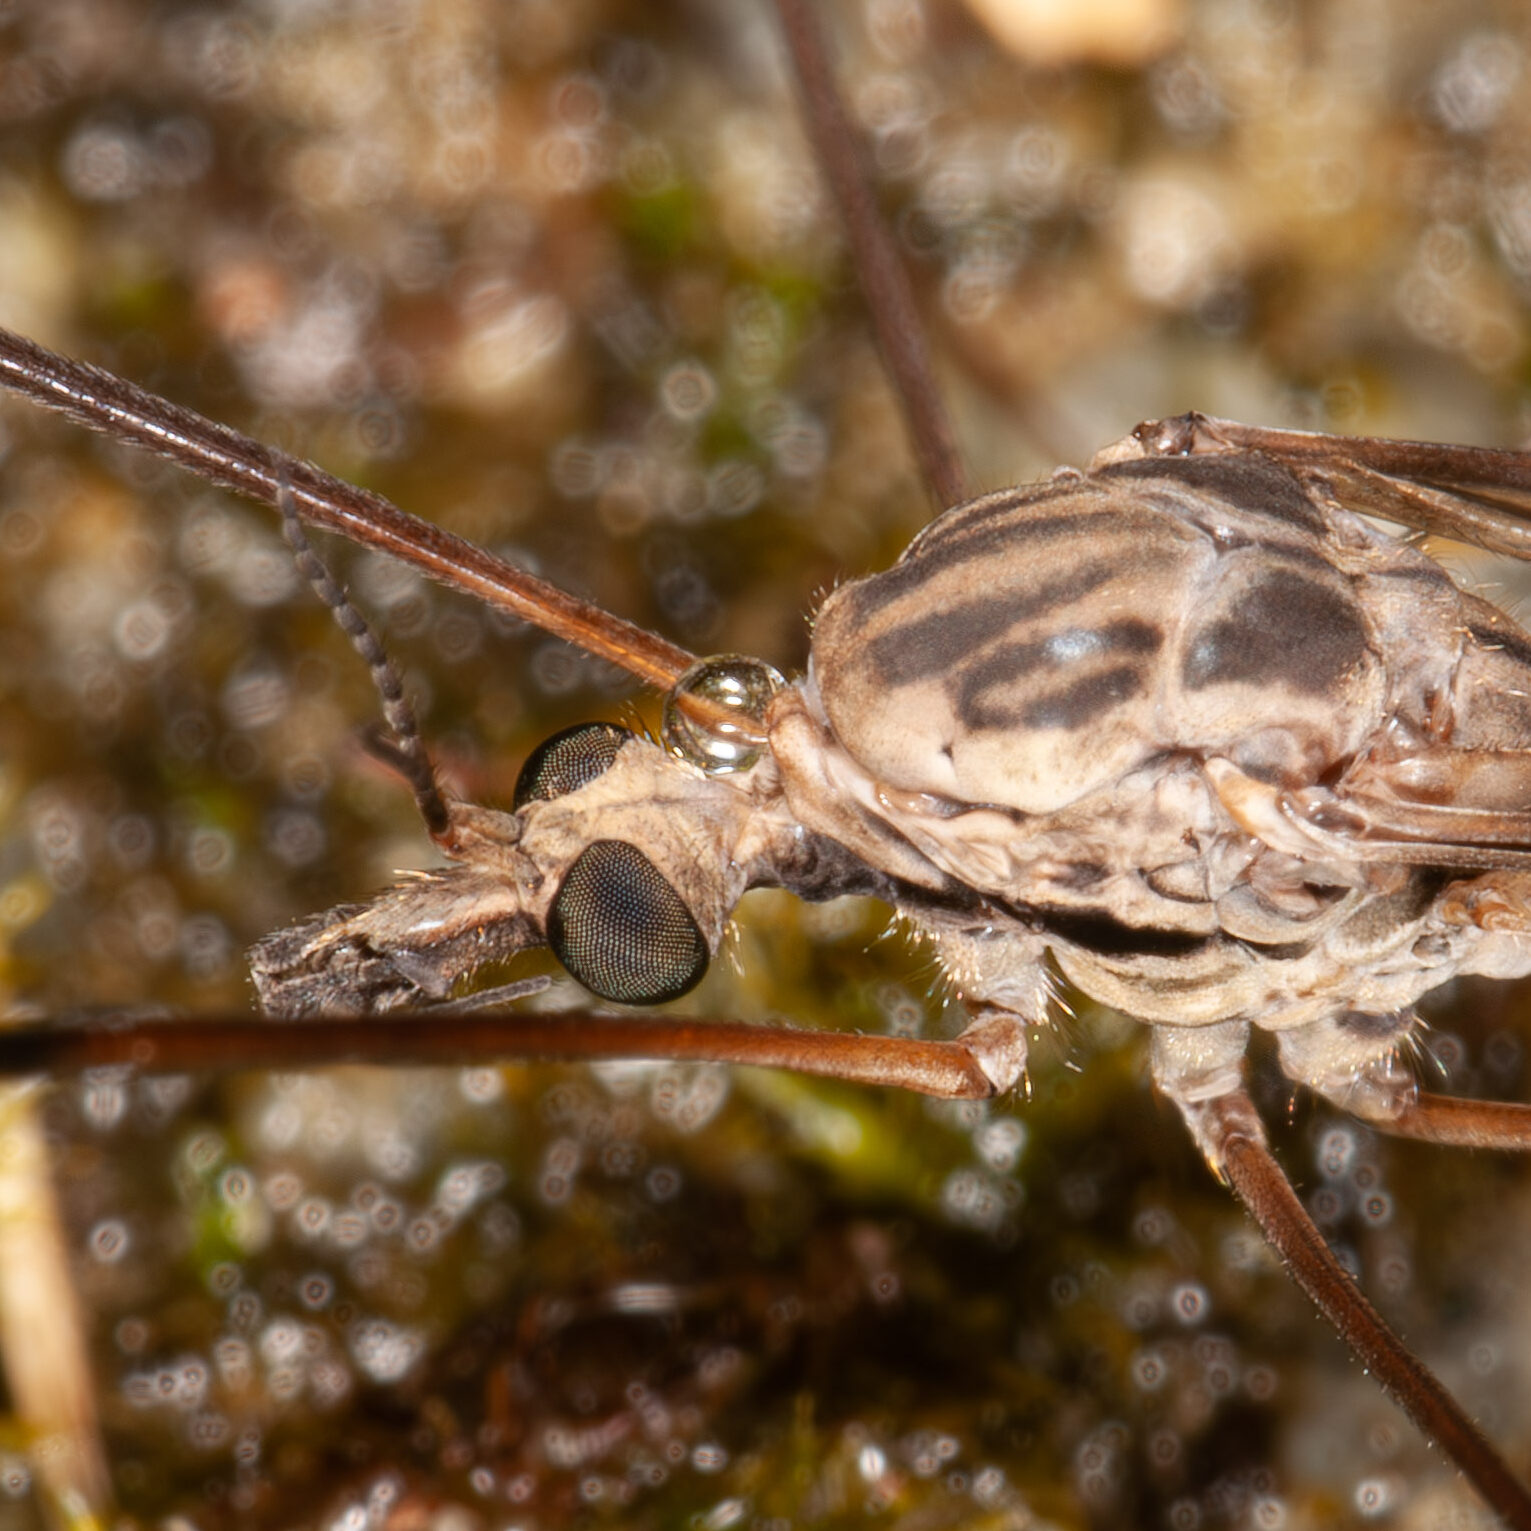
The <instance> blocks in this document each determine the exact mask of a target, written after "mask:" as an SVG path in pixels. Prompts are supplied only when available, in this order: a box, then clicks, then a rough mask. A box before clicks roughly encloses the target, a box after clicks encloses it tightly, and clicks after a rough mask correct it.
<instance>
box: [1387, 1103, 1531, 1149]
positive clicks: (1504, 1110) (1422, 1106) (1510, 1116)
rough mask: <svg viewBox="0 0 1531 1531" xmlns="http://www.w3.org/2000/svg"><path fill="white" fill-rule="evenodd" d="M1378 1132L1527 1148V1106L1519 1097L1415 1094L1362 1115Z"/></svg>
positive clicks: (1530, 1131)
mask: <svg viewBox="0 0 1531 1531" xmlns="http://www.w3.org/2000/svg"><path fill="white" fill-rule="evenodd" d="M1362 1120H1363V1121H1365V1122H1366V1123H1367V1125H1368V1126H1371V1127H1375V1128H1376V1129H1377V1131H1378V1132H1389V1133H1392V1134H1393V1135H1394V1136H1395V1137H1400V1138H1418V1139H1420V1140H1421V1141H1422V1142H1425V1143H1442V1144H1446V1145H1449V1146H1452V1147H1456V1148H1504V1149H1510V1150H1518V1151H1521V1152H1524V1151H1526V1150H1528V1149H1531V1106H1528V1105H1525V1104H1523V1103H1521V1102H1519V1101H1506V1100H1458V1099H1457V1098H1456V1097H1454V1096H1451V1095H1416V1096H1415V1097H1414V1098H1413V1099H1412V1100H1409V1101H1405V1102H1403V1103H1402V1104H1401V1105H1400V1107H1399V1108H1398V1110H1397V1113H1396V1114H1389V1115H1385V1116H1384V1115H1378V1116H1376V1117H1372V1116H1365V1115H1363V1117H1362Z"/></svg>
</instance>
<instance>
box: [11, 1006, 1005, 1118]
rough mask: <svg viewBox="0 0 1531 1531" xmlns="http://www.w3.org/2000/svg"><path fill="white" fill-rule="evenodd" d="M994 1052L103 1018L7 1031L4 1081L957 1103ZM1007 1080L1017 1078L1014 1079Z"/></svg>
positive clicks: (579, 1029) (988, 1091)
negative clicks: (825, 1095) (730, 1069)
mask: <svg viewBox="0 0 1531 1531" xmlns="http://www.w3.org/2000/svg"><path fill="white" fill-rule="evenodd" d="M983 1052H984V1049H983V1048H982V1046H981V1044H970V1043H969V1042H966V1041H964V1040H963V1039H962V1038H961V1037H959V1038H957V1039H955V1040H954V1041H950V1042H926V1041H920V1040H918V1039H917V1038H912V1037H868V1036H856V1035H852V1034H848V1033H846V1032H837V1031H800V1030H798V1029H796V1028H795V1027H790V1026H741V1025H739V1024H738V1023H735V1022H724V1021H693V1020H679V1019H675V1018H671V1017H663V1016H661V1017H656V1018H648V1017H635V1016H625V1015H623V1016H615V1015H587V1014H584V1013H582V1012H566V1013H563V1014H546V1015H520V1014H511V1015H480V1014H477V1013H474V1012H468V1013H467V1014H461V1013H456V1014H446V1015H441V1014H432V1013H425V1014H422V1015H406V1016H400V1017H398V1018H397V1019H387V1018H385V1019H376V1018H368V1019H341V1020H304V1021H296V1022H291V1021H271V1020H259V1019H254V1018H252V1017H249V1016H198V1017H196V1018H195V1019H182V1020H142V1019H139V1020H134V1019H122V1018H118V1019H110V1018H108V1019H92V1020H90V1021H87V1022H82V1023H77V1024H60V1023H58V1022H56V1021H55V1022H43V1023H36V1024H31V1025H25V1026H15V1027H11V1028H9V1029H4V1030H0V1077H15V1076H18V1075H29V1074H41V1073H60V1072H73V1071H77V1070H80V1069H91V1068H109V1067H113V1066H123V1065H128V1066H132V1067H136V1068H140V1069H144V1070H152V1071H158V1072H180V1071H183V1070H187V1071H195V1070H203V1069H207V1070H238V1069H254V1068H259V1069H270V1068H276V1069H280V1068H322V1067H327V1066H330V1065H333V1064H339V1063H366V1064H376V1065H379V1066H383V1067H390V1066H396V1065H400V1064H419V1065H427V1066H436V1067H448V1068H451V1067H465V1066H473V1065H482V1064H485V1063H488V1062H491V1061H493V1060H495V1059H503V1058H546V1059H618V1058H642V1059H689V1060H694V1061H697V1062H706V1063H736V1064H737V1063H742V1064H752V1065H755V1066H758V1067H762V1068H785V1069H792V1070H794V1071H795V1072H797V1073H800V1074H817V1075H820V1076H822V1077H824V1078H828V1079H842V1080H846V1081H848V1082H850V1083H853V1084H867V1085H891V1086H894V1087H896V1088H899V1089H905V1090H913V1091H916V1092H917V1093H919V1094H922V1095H936V1096H940V1097H942V1098H945V1099H952V1100H981V1099H983V1098H985V1097H987V1096H990V1095H993V1094H995V1093H996V1092H997V1090H998V1089H999V1088H1000V1087H1001V1083H996V1080H995V1079H994V1078H993V1077H991V1075H990V1074H989V1073H987V1072H985V1069H984V1066H983V1063H982V1062H981V1061H980V1056H981V1055H982V1053H983ZM1002 1083H1008V1081H1002Z"/></svg>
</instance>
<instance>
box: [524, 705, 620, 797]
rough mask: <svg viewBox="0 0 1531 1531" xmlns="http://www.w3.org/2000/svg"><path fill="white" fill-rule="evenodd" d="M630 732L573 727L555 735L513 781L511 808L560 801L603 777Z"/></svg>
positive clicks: (591, 725) (603, 726)
mask: <svg viewBox="0 0 1531 1531" xmlns="http://www.w3.org/2000/svg"><path fill="white" fill-rule="evenodd" d="M632 736H633V735H632V731H631V730H630V729H626V728H623V727H621V726H620V725H619V724H616V723H576V724H575V725H574V727H573V728H566V729H564V730H563V731H562V732H561V733H556V734H554V735H553V737H552V738H551V739H544V740H543V741H542V743H541V744H539V745H538V746H537V748H536V749H534V750H533V751H532V752H531V754H530V755H528V756H527V757H526V764H525V765H524V766H522V767H521V774H520V775H519V776H518V777H516V790H515V795H514V796H513V797H512V798H511V807H512V808H524V807H526V805H527V804H528V803H540V802H544V801H546V800H547V799H548V798H550V797H563V796H565V795H566V794H567V793H570V792H578V791H579V789H580V788H581V787H587V786H589V785H590V783H591V782H593V781H594V780H595V779H596V777H597V776H604V775H605V774H606V772H607V771H608V770H609V769H610V767H611V763H612V761H613V760H615V759H616V758H617V751H618V750H619V749H621V748H622V746H623V745H624V744H626V743H627V741H628V740H629V739H631V738H632Z"/></svg>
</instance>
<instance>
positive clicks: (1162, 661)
mask: <svg viewBox="0 0 1531 1531" xmlns="http://www.w3.org/2000/svg"><path fill="white" fill-rule="evenodd" d="M796 697H797V699H796V700H795V701H793V702H791V703H787V702H784V703H783V705H782V707H781V708H780V709H779V711H778V714H777V722H778V725H779V727H778V729H777V735H776V741H775V742H776V743H777V745H778V753H779V755H780V756H781V758H782V759H783V761H784V762H785V764H784V777H785V780H786V784H787V791H788V796H789V798H790V799H791V800H792V802H793V807H794V810H795V811H796V812H797V813H798V815H799V817H800V818H802V819H804V821H805V822H812V823H814V824H815V826H816V827H817V828H819V829H821V830H822V831H823V832H824V833H827V834H831V835H834V836H836V837H838V838H840V839H841V840H842V842H844V843H847V844H849V845H852V846H853V847H854V848H855V849H856V850H857V853H858V854H860V855H863V856H865V857H868V858H869V859H874V858H878V857H880V858H881V861H880V864H882V865H884V866H886V867H888V868H889V870H893V869H894V868H895V866H896V868H897V871H898V874H899V875H902V876H904V877H906V878H909V880H910V881H913V882H916V883H918V882H919V878H918V876H913V877H911V876H910V871H909V865H910V864H911V863H913V864H915V865H921V866H924V867H927V868H929V869H932V871H934V872H938V873H940V874H943V875H944V877H945V878H947V879H950V880H952V881H954V882H956V883H959V884H961V885H964V886H966V887H968V888H971V889H974V890H976V891H979V892H981V893H982V894H983V895H984V896H985V898H987V899H988V900H990V904H991V907H994V906H998V907H1003V908H1006V909H1009V910H1011V911H1014V912H1015V913H1016V915H1017V917H1018V919H1019V920H1020V922H1021V923H1022V924H1026V923H1027V922H1029V924H1030V928H1033V929H1041V930H1043V931H1045V932H1046V936H1047V942H1048V945H1049V946H1050V947H1051V948H1052V950H1053V951H1054V953H1055V955H1056V956H1057V959H1058V961H1059V963H1060V965H1061V966H1062V967H1063V969H1064V971H1065V972H1066V973H1067V974H1068V975H1069V976H1070V977H1071V978H1072V979H1074V981H1075V982H1077V983H1078V984H1079V986H1080V987H1082V988H1083V989H1085V990H1086V992H1088V993H1090V994H1091V995H1092V996H1093V997H1095V998H1097V999H1100V1000H1102V1001H1104V1002H1106V1003H1109V1004H1113V1005H1115V1006H1117V1007H1118V1008H1121V1009H1123V1010H1125V1011H1127V1012H1128V1013H1131V1014H1134V1015H1137V1016H1139V1017H1141V1018H1142V1019H1145V1020H1149V1021H1164V1022H1170V1023H1178V1024H1182V1025H1186V1024H1190V1025H1197V1024H1207V1023H1210V1022H1214V1021H1220V1020H1224V1019H1227V1018H1228V1017H1231V1016H1235V1015H1241V1016H1244V1017H1246V1018H1248V1019H1250V1020H1254V1021H1256V1022H1257V1023H1261V1024H1265V1025H1269V1026H1272V1027H1276V1028H1278V1029H1280V1028H1285V1027H1300V1026H1307V1025H1310V1024H1312V1023H1314V1022H1316V1021H1318V1020H1320V1019H1322V1018H1323V1017H1326V1016H1331V1015H1334V1014H1336V1013H1338V1012H1339V1011H1341V1010H1344V1009H1347V1008H1352V1009H1361V1010H1366V1011H1375V1012H1377V1013H1383V1012H1391V1011H1395V1010H1401V1009H1402V1008H1404V1007H1406V1006H1408V1005H1410V1004H1412V1002H1413V1001H1414V1000H1415V999H1416V998H1418V997H1419V995H1420V994H1421V993H1423V992H1425V991H1426V990H1427V989H1429V988H1430V987H1432V986H1434V985H1435V984H1437V983H1439V982H1440V981H1441V980H1442V979H1443V978H1444V977H1446V976H1449V973H1450V972H1451V971H1458V970H1472V969H1474V968H1476V967H1478V966H1480V965H1484V964H1487V965H1489V967H1490V968H1491V970H1493V971H1496V972H1497V971H1502V970H1503V969H1504V967H1505V964H1506V963H1507V962H1508V963H1511V964H1519V965H1520V966H1521V967H1524V966H1526V965H1528V964H1531V951H1525V950H1522V949H1521V948H1522V947H1523V946H1524V938H1522V937H1519V936H1514V937H1503V936H1500V937H1497V938H1496V939H1495V940H1493V941H1486V940H1485V937H1484V932H1483V931H1482V930H1481V929H1480V928H1477V927H1476V926H1475V925H1474V924H1473V922H1471V921H1464V920H1463V919H1461V918H1460V917H1459V915H1458V914H1453V913H1451V912H1450V909H1449V908H1448V906H1447V905H1445V904H1443V903H1442V902H1441V896H1442V893H1443V890H1444V889H1445V888H1446V887H1447V886H1448V885H1449V884H1450V883H1451V879H1450V877H1449V876H1448V875H1447V874H1446V873H1444V872H1442V871H1440V870H1438V869H1432V868H1430V867H1429V866H1428V865H1420V866H1412V867H1411V866H1404V867H1399V866H1398V865H1396V864H1387V863H1384V862H1382V861H1381V860H1379V859H1378V858H1375V857H1369V856H1368V855H1367V854H1366V853H1365V852H1364V850H1358V849H1357V844H1356V839H1357V838H1364V836H1361V835H1351V834H1350V833H1349V832H1350V831H1351V830H1353V828H1354V825H1353V820H1354V819H1355V816H1356V813H1357V812H1358V811H1359V809H1358V808H1357V807H1356V805H1358V804H1364V805H1365V807H1366V809H1367V811H1372V812H1375V811H1377V807H1376V805H1377V804H1379V803H1381V802H1383V801H1384V800H1386V801H1394V800H1402V799H1405V798H1410V797H1411V796H1412V797H1413V798H1414V799H1418V800H1424V799H1425V798H1426V797H1427V796H1428V795H1429V794H1431V793H1434V794H1436V795H1437V797H1440V796H1443V795H1444V796H1446V797H1447V798H1448V799H1450V800H1453V801H1455V800H1456V799H1455V798H1454V797H1453V796H1452V794H1454V793H1456V792H1461V793H1462V794H1463V795H1464V798H1465V799H1471V798H1472V797H1473V796H1474V795H1476V796H1477V797H1479V798H1481V799H1484V800H1485V801H1486V802H1488V803H1489V804H1490V805H1491V806H1494V807H1497V808H1500V809H1506V808H1509V807H1516V806H1519V804H1520V803H1521V802H1524V801H1525V797H1526V787H1527V785H1528V781H1531V772H1528V770H1527V766H1526V758H1525V755H1524V753H1523V752H1517V751H1514V750H1512V749H1511V748H1510V747H1509V744H1510V741H1512V740H1514V739H1517V738H1518V739H1520V740H1524V739H1525V738H1527V737H1531V704H1528V702H1527V698H1528V697H1531V640H1528V639H1526V637H1525V636H1524V635H1523V634H1521V633H1520V631H1519V629H1518V628H1517V627H1515V625H1514V624H1513V623H1512V622H1510V621H1509V620H1508V619H1507V618H1505V617H1503V616H1502V615H1501V614H1500V613H1498V612H1497V611H1495V610H1494V609H1493V608H1491V607H1488V606H1487V605H1486V603H1484V602H1481V601H1479V600H1477V599H1476V598H1475V597H1473V596H1471V595H1466V594H1464V593H1462V592H1461V591H1459V590H1458V589H1457V588H1456V586H1455V585H1454V584H1453V583H1452V582H1451V580H1450V579H1449V578H1448V576H1446V575H1445V574H1444V572H1442V571H1441V570H1440V568H1439V567H1438V566H1437V565H1435V564H1433V563H1432V562H1430V561H1429V560H1428V559H1426V558H1425V557H1424V556H1423V555H1422V554H1420V553H1418V552H1417V551H1416V550H1414V549H1411V548H1408V547H1405V546H1401V545H1400V544H1398V543H1396V542H1394V541H1393V540H1391V539H1388V538H1384V537H1381V536H1380V535H1378V534H1376V533H1375V532H1374V531H1372V530H1371V529H1370V528H1369V527H1367V525H1366V524H1365V523H1364V522H1362V521H1361V520H1359V518H1357V517H1355V516H1353V515H1351V514H1350V513H1348V512H1346V511H1344V510H1343V509H1342V508H1340V507H1339V506H1338V505H1336V504H1334V503H1333V502H1332V501H1330V500H1329V499H1328V498H1327V497H1326V496H1325V495H1323V494H1321V493H1319V492H1316V491H1315V490H1314V489H1313V487H1312V486H1311V485H1304V484H1303V483H1301V482H1299V480H1298V479H1297V477H1296V476H1295V475H1294V474H1293V473H1292V472H1291V471H1289V470H1288V469H1287V468H1285V467H1284V466H1282V465H1281V464H1278V463H1276V462H1275V461H1273V460H1272V459H1269V458H1267V457H1265V456H1263V455H1262V454H1259V453H1248V452H1245V453H1229V454H1225V455H1208V456H1200V457H1188V458H1167V459H1165V458H1154V459H1144V460H1136V461H1135V460H1130V459H1128V460H1118V461H1114V462H1111V463H1108V464H1107V465H1106V466H1104V467H1102V468H1100V469H1098V470H1097V471H1095V472H1094V473H1092V474H1090V475H1078V474H1068V475H1060V476H1058V477H1057V478H1055V479H1054V480H1053V481H1052V482H1050V483H1048V484H1043V485H1037V486H1033V487H1030V488H1025V489H1018V490H1010V491H1005V492H1003V493H1000V494H995V495H990V496H987V497H986V498H984V499H980V500H976V501H973V502H972V503H970V504H967V505H963V506H959V507H958V508H956V509H954V510H952V511H950V512H948V513H947V514H946V515H944V516H942V517H940V518H938V519H937V520H936V521H935V522H933V523H932V524H931V526H930V527H929V528H927V529H926V531H925V532H923V533H922V534H921V535H920V536H919V537H918V538H917V539H916V540H915V541H914V543H913V544H911V546H910V547H909V549H908V550H907V551H906V553H905V554H904V556H903V558H902V559H901V560H900V561H899V563H898V564H897V565H895V566H894V567H893V568H892V569H890V570H889V571H887V572H886V573H883V574H879V575H874V576H872V577H870V578H868V579H864V580H859V581H856V582H854V583H851V584H847V585H845V586H843V587H841V588H840V589H838V590H836V591H835V592H834V593H833V594H832V595H831V596H830V597H829V598H828V599H827V600H826V602H825V603H824V606H823V608H822V610H821V611H820V613H819V616H818V618H817V621H816V624H815V628H814V640H813V661H812V669H811V673H810V678H809V681H808V682H807V683H806V684H805V686H804V688H803V689H802V691H801V692H800V693H797V694H796ZM789 715H790V720H791V725H792V728H791V729H789V728H788V727H787V720H788V718H789ZM792 729H795V730H796V731H797V734H798V736H799V738H798V742H797V743H796V744H795V745H793V744H789V741H788V738H787V736H788V734H789V733H790V732H791V731H792ZM810 736H811V737H812V740H813V743H812V746H811V749H810V748H809V747H808V746H807V745H806V744H805V743H804V741H805V740H807V739H809V737H810ZM814 752H816V754H814ZM811 754H812V755H814V763H813V765H812V767H811V769H809V768H808V767H805V765H804V764H803V762H804V761H805V760H806V759H807V758H808V757H809V755H811ZM794 762H795V763H794ZM810 777H812V778H813V780H812V782H811V783H810ZM1517 793H1518V794H1519V796H1518V797H1517V796H1516V794H1517ZM1347 815H1349V817H1347ZM1331 822H1332V823H1343V824H1345V825H1346V826H1347V835H1336V834H1332V833H1329V832H1327V831H1326V829H1325V827H1324V826H1325V825H1327V824H1330V823H1331ZM1406 859H1407V858H1406ZM1414 859H1415V860H1420V861H1423V860H1425V858H1424V857H1416V858H1414ZM1458 906H1460V900H1459V901H1458ZM917 917H918V915H917ZM1507 940H1508V941H1510V942H1511V943H1512V944H1513V943H1519V945H1516V947H1515V950H1514V952H1513V953H1509V954H1508V955H1507V953H1506V950H1505V943H1506V941H1507ZM970 965H972V964H970ZM977 965H978V966H981V965H982V964H981V960H980V961H979V962H978V964H977Z"/></svg>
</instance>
